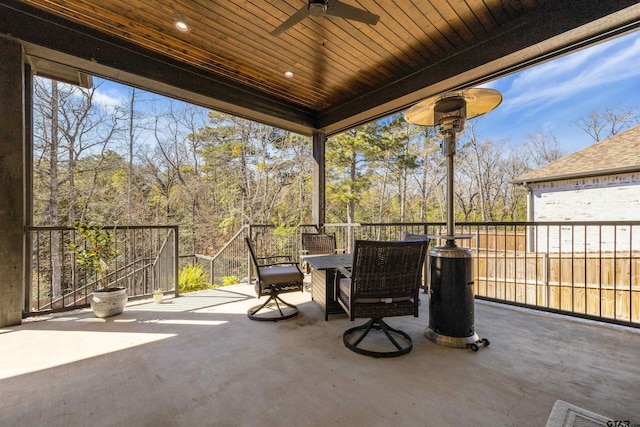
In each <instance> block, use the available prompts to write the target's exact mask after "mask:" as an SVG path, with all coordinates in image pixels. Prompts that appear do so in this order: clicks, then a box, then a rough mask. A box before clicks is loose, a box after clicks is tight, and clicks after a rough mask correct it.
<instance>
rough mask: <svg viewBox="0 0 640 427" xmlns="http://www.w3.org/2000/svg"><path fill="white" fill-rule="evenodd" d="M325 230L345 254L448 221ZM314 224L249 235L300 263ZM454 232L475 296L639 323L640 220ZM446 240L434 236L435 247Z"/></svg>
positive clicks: (260, 229)
mask: <svg viewBox="0 0 640 427" xmlns="http://www.w3.org/2000/svg"><path fill="white" fill-rule="evenodd" d="M323 228H324V230H325V231H329V232H334V233H336V240H337V245H338V247H339V248H344V249H346V251H347V252H351V248H352V247H353V242H354V241H355V240H356V239H364V240H401V239H403V238H404V235H405V234H406V233H417V234H430V235H442V234H445V233H446V224H445V223H390V224H388V223H366V224H365V223H362V224H325V225H324V227H323ZM314 229H317V228H316V227H314V226H307V225H305V226H303V227H292V228H291V229H283V228H282V227H274V226H268V225H252V226H251V227H250V235H251V236H252V238H253V239H254V241H255V242H256V246H257V248H259V249H258V252H259V254H260V255H259V256H264V255H268V254H275V253H277V254H285V255H290V256H291V257H292V258H293V259H296V260H299V254H300V233H301V232H302V231H305V230H312V231H313V230H314ZM456 234H457V235H465V237H466V238H465V239H460V240H457V245H458V246H461V247H467V248H469V249H470V250H471V252H472V256H473V262H472V264H473V279H474V284H475V294H476V296H477V297H478V298H482V299H487V300H491V301H497V302H502V303H507V304H514V305H519V306H525V307H530V308H535V309H540V310H545V311H551V312H558V313H563V314H569V315H574V316H579V317H585V318H590V319H596V320H600V321H605V322H610V323H617V324H623V325H628V326H634V327H640V221H625V222H622V221H608V222H492V223H465V222H461V223H458V224H456ZM444 243H445V242H444V241H443V240H439V239H436V240H435V241H434V242H433V243H432V244H433V245H438V244H444ZM427 279H428V278H427ZM427 281H428V280H427Z"/></svg>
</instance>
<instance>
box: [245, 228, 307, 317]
mask: <svg viewBox="0 0 640 427" xmlns="http://www.w3.org/2000/svg"><path fill="white" fill-rule="evenodd" d="M245 242H246V244H247V248H248V249H249V254H250V255H251V261H252V263H253V267H254V268H255V271H256V275H257V281H256V285H255V289H256V294H258V298H260V297H262V296H268V297H269V298H268V299H267V301H266V302H265V303H264V304H259V305H256V306H254V307H251V308H250V309H249V310H248V311H247V316H248V317H249V319H251V320H264V321H272V322H277V321H279V320H285V319H290V318H292V317H295V316H297V315H298V307H296V306H295V305H293V304H289V303H287V302H285V301H283V300H282V299H281V298H280V296H279V295H280V294H282V293H286V292H295V291H301V292H302V290H303V279H304V275H303V274H302V272H301V271H300V268H299V267H298V264H297V263H295V262H293V261H291V257H290V256H288V255H272V256H267V257H261V258H258V257H256V253H255V250H254V249H253V243H252V242H251V239H250V238H248V237H245ZM278 259H284V260H285V261H281V262H277V260H278ZM283 306H284V307H283ZM263 309H264V310H265V311H263V312H262V313H259V312H260V311H261V310H263Z"/></svg>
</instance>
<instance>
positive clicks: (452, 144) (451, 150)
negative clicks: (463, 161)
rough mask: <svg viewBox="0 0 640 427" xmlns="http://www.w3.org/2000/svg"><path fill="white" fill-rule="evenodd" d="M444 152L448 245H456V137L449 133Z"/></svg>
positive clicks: (444, 144) (444, 140) (445, 140)
mask: <svg viewBox="0 0 640 427" xmlns="http://www.w3.org/2000/svg"><path fill="white" fill-rule="evenodd" d="M442 144H443V147H442V149H443V150H442V151H443V152H444V155H445V156H446V158H447V239H446V242H447V245H455V239H453V236H454V235H455V233H456V220H455V215H454V207H453V194H454V193H453V158H454V156H455V154H456V135H455V133H452V132H448V133H446V134H445V135H444V139H443V141H442Z"/></svg>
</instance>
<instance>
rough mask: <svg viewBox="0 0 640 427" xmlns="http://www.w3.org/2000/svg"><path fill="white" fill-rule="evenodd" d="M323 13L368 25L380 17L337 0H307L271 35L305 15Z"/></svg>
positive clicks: (281, 31)
mask: <svg viewBox="0 0 640 427" xmlns="http://www.w3.org/2000/svg"><path fill="white" fill-rule="evenodd" d="M325 15H329V16H337V17H340V18H344V19H350V20H352V21H358V22H363V23H365V24H369V25H375V24H376V23H377V22H378V20H379V19H380V17H379V16H378V15H375V14H373V13H371V12H367V11H366V10H364V9H359V8H357V7H354V6H350V5H348V4H345V3H342V2H341V1H339V0H309V4H307V5H306V6H305V7H303V8H302V9H300V10H298V11H297V12H296V13H294V14H293V15H291V16H290V17H289V18H288V19H287V20H286V21H284V22H283V23H282V24H280V26H278V27H277V28H276V29H275V30H273V31H272V32H271V35H272V36H279V35H280V34H282V33H283V32H285V31H287V30H288V29H289V28H291V27H293V26H294V25H296V24H297V23H299V22H300V21H302V20H303V19H304V18H306V17H307V16H314V17H321V16H325Z"/></svg>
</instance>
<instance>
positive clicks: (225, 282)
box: [222, 276, 240, 286]
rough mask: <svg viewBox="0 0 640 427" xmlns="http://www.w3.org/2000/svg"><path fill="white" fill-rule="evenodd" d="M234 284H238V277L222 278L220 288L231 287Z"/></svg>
mask: <svg viewBox="0 0 640 427" xmlns="http://www.w3.org/2000/svg"><path fill="white" fill-rule="evenodd" d="M236 283H240V279H238V276H224V277H223V278H222V286H231V285H235V284H236Z"/></svg>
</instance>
